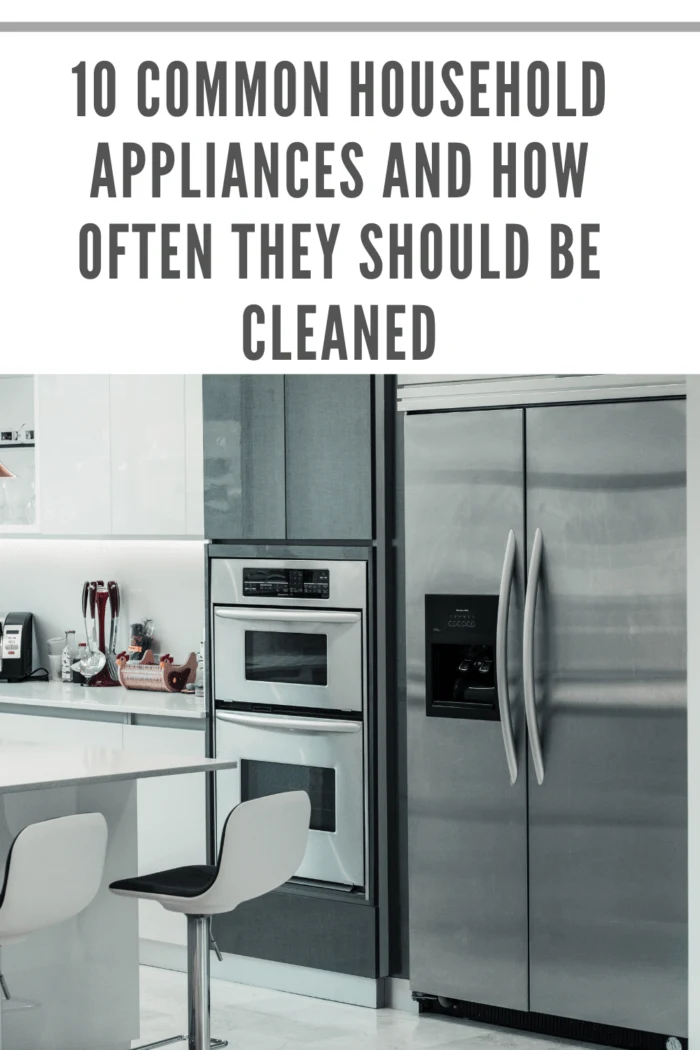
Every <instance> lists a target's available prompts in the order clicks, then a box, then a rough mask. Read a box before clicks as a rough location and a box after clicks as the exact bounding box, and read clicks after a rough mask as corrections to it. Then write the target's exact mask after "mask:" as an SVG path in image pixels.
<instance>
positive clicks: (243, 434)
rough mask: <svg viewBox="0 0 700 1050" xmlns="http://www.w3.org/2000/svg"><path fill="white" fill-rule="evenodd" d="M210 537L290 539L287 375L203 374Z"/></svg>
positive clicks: (206, 522)
mask: <svg viewBox="0 0 700 1050" xmlns="http://www.w3.org/2000/svg"><path fill="white" fill-rule="evenodd" d="M202 399H203V416H204V529H205V534H206V536H207V539H211V540H228V539H239V538H240V539H248V538H250V539H257V538H260V539H268V540H276V539H282V540H283V539H284V538H285V535H286V532H285V515H286V511H285V463H284V445H285V440H284V376H230V375H205V376H202Z"/></svg>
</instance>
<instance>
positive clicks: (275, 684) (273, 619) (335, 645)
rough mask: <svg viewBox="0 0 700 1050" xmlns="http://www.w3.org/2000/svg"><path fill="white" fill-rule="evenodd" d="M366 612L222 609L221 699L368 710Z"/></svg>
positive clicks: (218, 621) (217, 669)
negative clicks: (364, 654)
mask: <svg viewBox="0 0 700 1050" xmlns="http://www.w3.org/2000/svg"><path fill="white" fill-rule="evenodd" d="M362 667H363V662H362V614H361V613H360V612H358V611H355V610H352V609H342V610H335V609H289V608H260V607H254V608H253V607H250V606H222V605H216V606H214V696H215V699H216V700H218V701H228V702H238V703H249V704H262V705H264V706H268V705H269V706H280V707H302V708H313V709H318V710H334V711H361V710H362V707H363V702H362V699H363V698H362V693H363V673H362Z"/></svg>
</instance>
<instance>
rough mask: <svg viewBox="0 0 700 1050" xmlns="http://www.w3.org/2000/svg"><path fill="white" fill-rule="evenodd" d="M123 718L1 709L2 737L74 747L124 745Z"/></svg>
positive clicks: (0, 732)
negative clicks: (111, 719) (96, 718)
mask: <svg viewBox="0 0 700 1050" xmlns="http://www.w3.org/2000/svg"><path fill="white" fill-rule="evenodd" d="M123 729H124V726H123V725H122V723H121V722H92V721H90V720H89V719H86V718H85V719H84V718H51V717H49V716H46V715H17V714H11V713H6V712H4V711H3V712H0V738H3V737H4V738H5V739H6V740H28V741H30V742H31V743H37V744H73V745H74V746H75V747H91V746H95V747H113V748H121V746H122V730H123Z"/></svg>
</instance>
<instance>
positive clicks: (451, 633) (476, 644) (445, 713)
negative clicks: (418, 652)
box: [425, 594, 500, 721]
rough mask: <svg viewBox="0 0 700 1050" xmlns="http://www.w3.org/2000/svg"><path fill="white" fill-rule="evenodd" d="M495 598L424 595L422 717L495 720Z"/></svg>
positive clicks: (488, 595)
mask: <svg viewBox="0 0 700 1050" xmlns="http://www.w3.org/2000/svg"><path fill="white" fill-rule="evenodd" d="M497 617H498V596H497V595H490V594H486V595H484V594H478V595H473V594H469V595H462V594H460V595H457V594H426V596H425V659H426V668H425V669H426V713H427V714H428V715H429V716H432V717H434V718H435V717H437V718H477V719H487V720H493V721H497V720H498V719H499V718H500V715H499V710H498V682H497V679H496V620H497Z"/></svg>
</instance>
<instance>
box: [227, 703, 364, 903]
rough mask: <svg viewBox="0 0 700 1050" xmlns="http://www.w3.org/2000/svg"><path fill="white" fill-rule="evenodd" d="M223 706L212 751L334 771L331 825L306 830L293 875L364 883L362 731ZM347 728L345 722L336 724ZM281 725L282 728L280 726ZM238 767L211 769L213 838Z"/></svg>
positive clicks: (234, 796)
mask: <svg viewBox="0 0 700 1050" xmlns="http://www.w3.org/2000/svg"><path fill="white" fill-rule="evenodd" d="M251 717H253V716H250V715H246V714H244V713H243V712H235V711H230V712H229V711H225V712H219V713H218V714H217V755H218V756H219V758H221V757H224V756H232V755H235V756H236V758H237V759H238V760H239V762H241V761H244V760H246V759H247V760H248V761H260V762H281V763H288V764H292V765H301V766H313V767H319V768H322V769H333V770H334V771H335V807H336V808H335V814H336V830H335V831H334V832H330V831H317V830H311V831H310V832H309V841H308V845H307V848H306V853H305V855H304V860H303V861H302V863H301V866H300V868H299V870H298V872H297V876H298V877H299V878H305V879H313V880H316V881H321V882H330V883H336V884H342V885H347V886H363V885H364V884H365V845H364V844H365V836H364V813H365V805H364V788H363V782H364V779H363V733H362V724H361V723H360V722H354V723H350V724H351V725H353V726H354V727H356V731H351V732H346V731H345V732H337V723H336V722H335V721H333V720H331V719H328V720H327V722H326V725H327V728H328V731H327V732H325V733H324V732H322V731H321V729H320V727H321V726H322V720H321V719H318V718H314V719H307V718H295V717H294V716H292V715H289V716H287V717H286V718H284V719H281V718H277V717H275V716H274V715H263V714H256V715H255V716H254V719H255V721H254V723H253V724H251V721H250V720H251ZM341 724H342V725H343V726H344V728H345V729H347V726H348V723H341ZM284 726H286V727H287V728H286V730H285V728H284ZM241 775H242V773H241V769H240V768H239V769H235V770H222V771H220V772H219V773H218V774H217V799H218V807H217V810H218V812H217V820H218V824H219V840H220V839H221V832H222V830H223V825H224V822H225V820H226V817H227V816H228V814H229V813H230V811H231V809H232V808H233V807H234V806H236V805H238V803H239V802H240V801H241Z"/></svg>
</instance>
